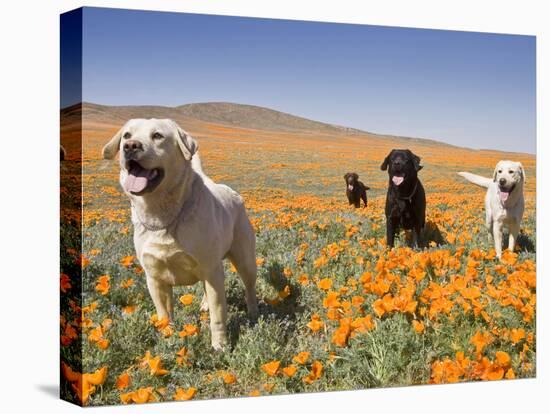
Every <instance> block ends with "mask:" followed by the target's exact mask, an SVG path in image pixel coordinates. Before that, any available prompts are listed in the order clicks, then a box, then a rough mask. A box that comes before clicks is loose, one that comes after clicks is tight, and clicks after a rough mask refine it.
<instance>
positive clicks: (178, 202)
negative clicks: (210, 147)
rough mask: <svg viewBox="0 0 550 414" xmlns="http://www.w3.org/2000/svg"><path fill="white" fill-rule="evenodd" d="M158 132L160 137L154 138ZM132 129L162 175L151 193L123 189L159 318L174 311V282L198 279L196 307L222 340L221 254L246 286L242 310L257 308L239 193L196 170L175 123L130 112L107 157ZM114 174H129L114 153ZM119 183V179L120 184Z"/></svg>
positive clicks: (248, 231) (251, 242)
mask: <svg viewBox="0 0 550 414" xmlns="http://www.w3.org/2000/svg"><path fill="white" fill-rule="evenodd" d="M154 132H160V133H161V134H162V135H163V136H164V138H163V139H156V140H155V139H152V138H151V137H152V134H153V133H154ZM126 133H129V134H131V139H132V140H138V141H140V142H141V144H142V145H143V147H144V151H143V155H142V157H141V159H139V160H137V161H138V162H139V163H140V164H141V165H142V166H143V167H144V168H148V169H152V168H162V169H163V170H164V178H163V180H162V181H161V183H160V184H159V185H158V186H157V187H156V188H155V189H154V190H153V191H152V192H150V193H146V194H143V195H141V196H137V195H134V194H132V193H129V192H127V191H126V190H124V191H125V193H126V194H127V195H128V196H129V197H130V200H131V204H132V222H133V224H134V246H135V249H136V254H137V257H138V259H139V261H140V263H141V265H142V266H143V268H144V270H145V273H146V278H147V286H148V288H149V293H150V295H151V298H152V299H153V302H154V304H155V308H156V311H157V315H158V317H159V318H165V317H168V318H172V313H173V309H174V300H173V294H172V287H173V286H177V285H192V284H194V283H196V282H199V281H200V282H202V283H203V284H204V289H205V298H203V302H202V304H201V309H203V310H206V309H208V310H209V312H210V328H211V333H212V346H213V347H214V349H222V348H223V347H224V345H226V344H227V333H226V320H227V304H226V297H225V289H224V271H223V264H222V261H223V259H224V258H226V257H227V258H229V259H230V260H231V261H232V263H233V264H234V265H235V267H236V269H237V270H238V272H239V274H240V276H241V278H242V280H243V282H244V285H245V290H246V302H247V306H248V312H249V314H250V315H251V316H252V317H255V316H256V315H257V311H258V308H257V302H256V290H255V286H256V254H255V244H256V240H255V234H254V230H253V228H252V225H251V224H250V221H249V219H248V217H247V214H246V211H245V207H244V203H243V200H242V198H241V197H240V196H239V195H238V194H237V193H236V192H235V191H233V190H232V189H231V188H229V187H227V186H225V185H223V184H216V183H214V182H213V181H212V180H211V179H210V178H208V177H207V176H206V175H205V174H204V172H203V171H202V167H201V162H200V158H199V156H198V153H197V150H198V146H197V143H196V142H195V140H194V139H193V138H192V137H191V136H190V135H189V134H188V133H187V132H185V131H184V130H182V129H181V128H180V127H179V126H178V125H177V124H176V123H175V122H173V121H171V120H159V119H147V120H146V119H133V120H130V121H128V122H127V123H126V125H125V126H124V127H123V128H121V130H120V131H118V132H117V134H116V135H115V136H114V137H113V138H112V139H111V141H110V142H109V143H108V144H107V145H106V146H105V148H104V150H103V154H104V157H105V158H113V157H114V156H115V154H116V152H117V151H118V150H122V148H123V145H124V140H125V139H124V134H126ZM120 166H121V171H120V181H121V184H122V183H123V182H124V180H125V179H126V177H127V175H128V171H127V170H126V167H125V166H126V160H125V159H124V155H123V154H121V156H120ZM123 189H124V186H123Z"/></svg>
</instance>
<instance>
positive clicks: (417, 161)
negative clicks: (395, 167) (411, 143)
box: [407, 150, 423, 172]
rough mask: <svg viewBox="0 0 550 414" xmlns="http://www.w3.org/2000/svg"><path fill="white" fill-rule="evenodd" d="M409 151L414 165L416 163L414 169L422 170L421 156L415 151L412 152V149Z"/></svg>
mask: <svg viewBox="0 0 550 414" xmlns="http://www.w3.org/2000/svg"><path fill="white" fill-rule="evenodd" d="M407 152H408V153H409V154H410V156H411V159H412V162H413V165H414V169H415V170H416V172H418V171H420V170H421V169H422V168H423V165H420V157H419V156H418V155H416V154H415V153H414V152H412V151H411V150H407Z"/></svg>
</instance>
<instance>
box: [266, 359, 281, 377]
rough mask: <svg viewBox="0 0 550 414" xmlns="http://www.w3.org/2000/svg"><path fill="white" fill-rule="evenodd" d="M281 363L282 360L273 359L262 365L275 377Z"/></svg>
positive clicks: (268, 373)
mask: <svg viewBox="0 0 550 414" xmlns="http://www.w3.org/2000/svg"><path fill="white" fill-rule="evenodd" d="M280 365H281V362H280V361H271V362H268V363H266V364H264V365H262V370H263V371H264V372H265V373H266V374H267V375H269V376H271V377H273V376H275V375H277V371H279V366H280Z"/></svg>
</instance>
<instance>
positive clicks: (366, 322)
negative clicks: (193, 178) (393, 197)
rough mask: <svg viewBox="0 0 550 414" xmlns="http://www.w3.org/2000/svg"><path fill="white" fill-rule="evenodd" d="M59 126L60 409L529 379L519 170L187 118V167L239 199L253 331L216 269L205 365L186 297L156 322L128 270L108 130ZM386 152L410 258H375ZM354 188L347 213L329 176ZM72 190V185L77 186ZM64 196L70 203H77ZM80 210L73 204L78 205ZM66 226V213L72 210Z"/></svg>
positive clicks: (126, 214) (191, 299)
mask: <svg viewBox="0 0 550 414" xmlns="http://www.w3.org/2000/svg"><path fill="white" fill-rule="evenodd" d="M83 115H84V118H83V126H82V128H83V129H82V154H81V155H82V159H80V152H79V150H78V147H79V145H80V144H79V138H78V135H79V131H77V130H76V129H74V128H71V127H70V125H66V128H64V129H62V134H63V136H62V142H63V143H64V146H65V148H66V150H67V154H68V155H67V158H66V161H63V163H62V166H61V169H62V185H61V204H62V206H63V209H62V212H61V216H62V217H61V222H62V226H61V236H62V240H63V242H62V247H61V249H62V251H61V266H62V271H61V276H60V282H61V283H60V289H61V318H60V333H61V339H60V348H61V360H62V363H61V379H62V380H61V394H62V397H63V398H64V399H68V400H70V401H74V402H76V403H81V404H84V405H89V406H97V405H106V404H138V403H147V402H156V401H174V400H192V399H209V398H228V397H246V396H258V395H269V394H293V393H301V392H320V391H334V390H352V389H365V388H375V387H394V386H407V385H419V384H442V383H455V382H463V381H486V380H510V379H514V378H529V377H534V376H535V375H536V365H535V361H536V353H535V350H536V325H535V321H536V261H535V257H536V231H535V225H536V222H535V204H536V203H535V201H536V200H535V187H536V176H535V157H534V156H532V155H528V154H508V153H501V152H498V151H493V150H482V151H474V150H469V149H464V148H458V147H452V146H448V145H445V144H441V143H438V142H435V141H427V140H420V139H405V138H399V137H388V136H378V135H373V134H366V133H363V134H362V133H358V132H353V133H352V132H349V131H342V132H341V133H340V134H335V133H328V132H326V131H315V130H296V131H272V130H260V129H245V128H239V127H237V126H235V125H231V126H228V125H222V124H216V123H212V122H210V123H209V122H205V121H198V120H188V121H187V123H185V124H183V123H182V121H178V122H180V123H181V125H182V126H183V127H184V128H185V129H186V130H187V131H189V132H190V133H191V135H192V136H193V137H194V138H195V139H196V140H197V141H198V144H199V153H200V156H201V159H202V164H203V169H204V171H205V172H206V174H207V175H209V176H210V177H211V178H212V179H213V180H214V181H216V182H219V183H224V184H227V185H229V186H230V187H232V188H233V189H235V190H236V191H238V192H239V193H240V194H241V195H242V196H243V198H244V200H245V205H246V208H247V211H248V214H249V217H250V220H251V222H252V224H253V226H254V228H255V230H256V240H257V251H256V256H257V259H256V261H257V264H258V282H257V296H258V302H259V310H260V317H259V319H258V321H257V322H255V323H252V322H251V321H249V320H248V318H247V315H246V304H245V300H244V287H243V285H242V282H241V281H240V279H239V278H238V276H237V275H236V274H235V269H234V268H232V266H231V265H230V264H229V263H226V264H225V272H226V295H227V301H228V334H229V341H230V346H229V348H228V349H227V350H226V351H224V352H217V353H215V352H212V351H211V347H210V329H209V320H208V314H207V313H201V312H200V310H199V305H200V301H201V298H202V285H200V284H197V285H195V286H190V287H182V286H180V287H176V289H175V295H176V296H175V297H176V303H177V305H176V309H175V315H174V320H173V321H172V322H171V323H169V322H168V321H167V320H159V319H158V318H157V317H156V315H155V310H154V306H153V302H152V301H151V299H150V297H149V293H148V291H147V286H146V281H145V275H144V273H143V269H142V268H141V266H140V264H139V262H138V261H137V259H136V257H135V252H134V248H133V241H132V224H131V221H130V205H129V200H128V199H127V198H126V197H125V195H124V194H123V193H122V191H121V190H120V188H119V184H118V163H117V162H116V161H106V160H103V159H101V148H102V146H103V145H104V144H105V143H106V142H107V141H108V140H109V138H110V137H111V136H112V135H113V134H114V133H115V132H116V131H117V130H118V128H120V126H121V125H122V123H123V121H121V122H118V123H117V122H116V120H113V119H106V120H105V121H104V122H99V121H97V120H96V118H91V117H90V118H86V112H85V111H84V114H83ZM392 148H409V149H411V150H412V151H413V152H414V153H415V154H417V155H418V156H420V157H421V164H422V165H423V169H422V170H421V171H420V173H419V177H420V180H421V181H422V183H423V185H424V188H425V189H426V195H427V217H426V219H427V226H426V228H425V230H424V234H423V241H424V243H425V245H426V247H425V248H424V249H411V248H410V247H408V237H407V235H406V234H405V233H403V232H402V233H400V235H399V237H398V238H397V239H396V247H395V248H394V249H393V250H388V249H387V248H386V246H385V217H384V202H385V194H386V188H387V184H388V176H387V173H386V172H384V171H380V164H381V163H382V160H383V159H384V157H385V156H386V155H387V153H388V152H389V151H390V150H391V149H392ZM500 159H512V160H515V161H521V162H522V163H523V166H524V168H525V170H526V177H527V180H526V187H525V199H526V212H525V214H524V218H523V222H522V228H521V234H520V237H519V243H518V246H517V247H516V251H515V252H510V251H505V253H504V254H503V257H502V259H501V260H500V261H499V260H497V259H496V258H495V252H494V249H493V246H492V245H491V244H490V243H489V241H488V237H487V232H486V229H485V227H484V207H483V198H484V194H485V192H484V189H481V188H478V187H475V186H474V185H472V184H470V183H467V182H465V181H464V180H462V179H461V177H459V176H458V175H457V174H456V173H457V172H458V171H470V172H473V173H476V174H480V175H484V176H487V177H490V176H491V175H492V173H493V168H494V166H495V164H496V163H497V162H498V161H499V160H500ZM350 171H354V172H357V173H358V174H359V179H360V180H361V181H363V182H364V183H365V184H366V185H368V186H369V187H370V188H371V189H370V191H368V206H367V208H360V209H355V208H353V206H349V205H348V202H347V199H346V196H345V183H344V179H343V176H344V174H345V173H346V172H350ZM81 172H82V174H81V175H80V173H81ZM80 188H81V189H80ZM80 197H81V198H80ZM80 199H81V203H82V212H81V213H80V212H79V206H80V204H79V200H80Z"/></svg>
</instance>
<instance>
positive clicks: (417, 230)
mask: <svg viewBox="0 0 550 414" xmlns="http://www.w3.org/2000/svg"><path fill="white" fill-rule="evenodd" d="M420 231H421V227H420V226H415V227H414V229H413V247H414V248H415V249H418V248H420V247H421V246H420V244H421V243H420Z"/></svg>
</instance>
